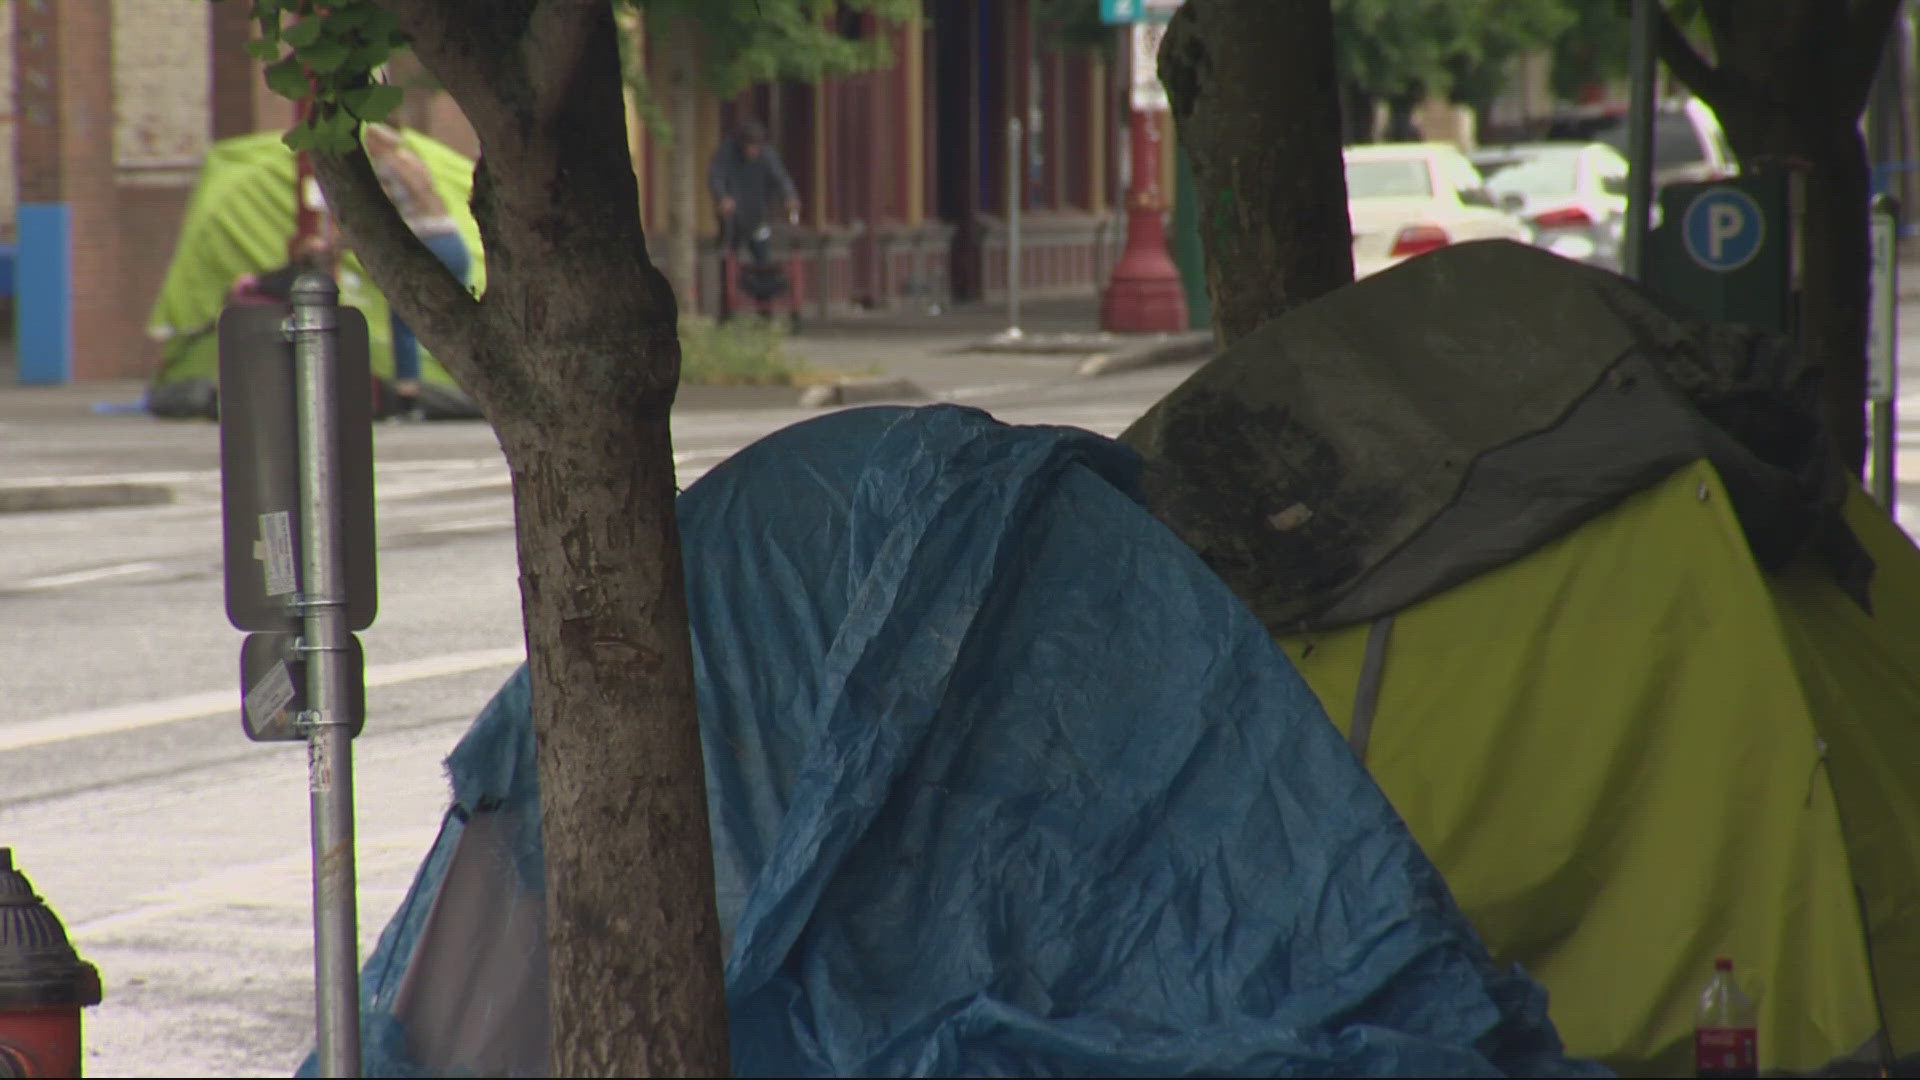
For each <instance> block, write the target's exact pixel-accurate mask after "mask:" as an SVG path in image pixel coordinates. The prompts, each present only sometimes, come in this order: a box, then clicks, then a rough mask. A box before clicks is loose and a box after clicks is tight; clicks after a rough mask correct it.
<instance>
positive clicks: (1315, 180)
mask: <svg viewBox="0 0 1920 1080" xmlns="http://www.w3.org/2000/svg"><path fill="white" fill-rule="evenodd" d="M1160 79H1161V81H1162V82H1163V83H1165V84H1166V87H1167V92H1168V96H1169V98H1170V99H1171V103H1172V106H1173V116H1174V120H1175V122H1176V123H1177V125H1178V130H1179V136H1180V143H1181V145H1182V146H1183V147H1184V148H1185V149H1186V151H1187V154H1188V156H1189V158H1190V159H1191V160H1192V162H1193V172H1194V181H1195V187H1196V188H1197V191H1198V195H1199V206H1200V230H1201V239H1202V241H1203V242H1204V244H1205V247H1206V263H1207V287H1208V291H1209V293H1210V294H1211V295H1212V297H1213V325H1214V333H1215V335H1216V337H1217V338H1218V339H1219V341H1220V342H1221V344H1222V345H1231V344H1232V343H1233V342H1235V341H1237V340H1239V339H1240V338H1241V337H1244V336H1245V335H1246V334H1247V333H1248V332H1249V331H1251V330H1253V329H1254V328H1255V327H1257V326H1259V325H1260V324H1262V323H1264V322H1266V321H1267V320H1268V319H1271V318H1273V317H1275V316H1277V315H1280V314H1282V313H1284V312H1286V311H1288V310H1290V309H1292V308H1294V307H1297V306H1299V305H1300V304H1303V303H1305V302H1306V301H1308V300H1312V299H1313V298H1315V297H1317V296H1320V295H1322V294H1324V293H1327V292H1330V291H1332V290H1333V289H1337V288H1339V287H1340V286H1342V285H1345V284H1347V283H1348V282H1350V281H1352V280H1353V239H1352V229H1351V227H1350V226H1349V224H1348V221H1347V182H1346V173H1345V170H1344V167H1343V166H1342V163H1341V154H1340V110H1339V104H1338V102H1337V101H1336V100H1335V97H1334V95H1333V94H1330V93H1328V92H1327V88H1329V87H1332V86H1335V85H1337V83H1336V81H1335V78H1334V70H1333V15H1332V12H1331V9H1330V6H1329V2H1328V0H1286V2H1284V3H1283V2H1277V0H1189V2H1188V3H1187V4H1185V5H1184V6H1183V7H1181V8H1180V10H1179V11H1178V12H1177V13H1176V14H1175V15H1174V17H1173V21H1172V23H1171V24H1170V25H1169V26H1168V28H1167V36H1166V39H1165V41H1164V42H1163V43H1162V44H1161V47H1160Z"/></svg>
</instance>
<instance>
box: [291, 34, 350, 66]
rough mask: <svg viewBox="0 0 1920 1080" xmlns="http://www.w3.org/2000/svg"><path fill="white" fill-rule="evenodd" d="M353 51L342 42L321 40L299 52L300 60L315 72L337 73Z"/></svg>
mask: <svg viewBox="0 0 1920 1080" xmlns="http://www.w3.org/2000/svg"><path fill="white" fill-rule="evenodd" d="M352 54H353V50H352V49H351V48H350V47H348V45H347V43H346V42H344V41H333V40H331V39H329V40H323V41H320V42H318V43H316V44H314V45H313V46H311V47H309V48H305V49H301V50H300V59H301V60H302V61H303V62H305V63H306V65H307V66H308V67H310V68H312V69H313V70H315V71H319V72H332V71H339V70H340V66H341V65H342V64H344V63H346V61H347V57H348V56H351V55H352Z"/></svg>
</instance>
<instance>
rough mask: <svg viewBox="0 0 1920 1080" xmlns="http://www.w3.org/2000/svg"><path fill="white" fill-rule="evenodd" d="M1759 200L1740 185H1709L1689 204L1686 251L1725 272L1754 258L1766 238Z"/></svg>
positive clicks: (1683, 221)
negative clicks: (1711, 186)
mask: <svg viewBox="0 0 1920 1080" xmlns="http://www.w3.org/2000/svg"><path fill="white" fill-rule="evenodd" d="M1766 233H1767V221H1766V218H1765V217H1763V216H1762V215H1761V213H1760V204H1759V203H1757V202H1754V201H1753V196H1751V195H1748V194H1747V193H1746V192H1744V191H1741V190H1740V189H1739V188H1730V187H1717V188H1709V189H1708V190H1706V191H1703V192H1701V193H1700V194H1699V195H1696V196H1694V200H1693V201H1692V202H1691V203H1688V204H1687V212H1686V216H1685V217H1684V218H1682V219H1681V222H1680V237H1681V239H1682V240H1683V241H1685V243H1686V247H1687V254H1688V255H1690V256H1692V257H1693V261H1694V262H1697V263H1699V264H1700V265H1701V266H1704V267H1706V268H1707V269H1709V270H1715V271H1718V272H1720V273H1726V272H1727V271H1729V270H1738V269H1740V268H1741V267H1743V266H1745V265H1747V264H1748V263H1749V262H1752V261H1753V257H1754V256H1755V255H1756V254H1758V253H1759V251H1760V244H1761V241H1763V240H1765V239H1766Z"/></svg>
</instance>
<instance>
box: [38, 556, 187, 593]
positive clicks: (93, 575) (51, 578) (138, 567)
mask: <svg viewBox="0 0 1920 1080" xmlns="http://www.w3.org/2000/svg"><path fill="white" fill-rule="evenodd" d="M164 569H166V568H165V567H163V566H161V565H160V564H159V563H157V562H130V563H119V564H117V565H114V566H96V567H94V568H93V569H91V570H73V571H69V572H68V573H65V574H47V575H44V576H42V577H34V578H27V579H26V580H25V581H19V582H15V583H14V584H12V585H9V586H7V588H8V589H10V590H15V591H23V590H28V589H63V588H66V587H67V586H69V585H85V584H87V583H89V582H94V581H111V580H113V579H114V578H123V577H134V576H136V575H139V574H150V573H152V572H154V571H155V570H164Z"/></svg>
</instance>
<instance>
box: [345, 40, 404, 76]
mask: <svg viewBox="0 0 1920 1080" xmlns="http://www.w3.org/2000/svg"><path fill="white" fill-rule="evenodd" d="M392 55H393V46H392V45H390V44H388V43H387V42H384V41H382V42H374V43H373V44H370V45H362V46H360V47H359V48H357V49H355V50H353V52H352V53H351V54H350V55H349V56H348V57H347V59H346V62H345V63H343V64H341V65H340V67H341V69H342V70H344V71H372V70H373V69H374V68H377V67H379V66H380V65H381V64H384V63H386V62H387V58H388V57H390V56H392Z"/></svg>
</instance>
